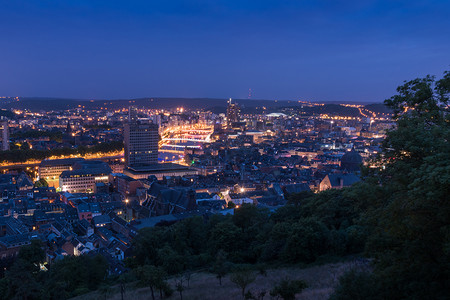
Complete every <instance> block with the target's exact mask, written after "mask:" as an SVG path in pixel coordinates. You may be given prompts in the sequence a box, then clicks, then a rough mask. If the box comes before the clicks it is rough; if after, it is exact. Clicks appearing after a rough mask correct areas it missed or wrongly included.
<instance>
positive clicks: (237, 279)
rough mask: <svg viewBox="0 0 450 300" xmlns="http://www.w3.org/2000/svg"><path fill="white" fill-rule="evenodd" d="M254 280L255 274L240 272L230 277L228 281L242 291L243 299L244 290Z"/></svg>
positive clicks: (247, 271)
mask: <svg viewBox="0 0 450 300" xmlns="http://www.w3.org/2000/svg"><path fill="white" fill-rule="evenodd" d="M255 280H256V274H255V272H253V271H251V270H241V271H237V272H234V273H233V274H231V275H230V281H231V282H233V283H234V284H236V285H237V286H238V287H239V288H240V289H241V291H242V297H244V298H245V289H246V288H247V286H248V285H249V284H251V283H252V282H253V281H255Z"/></svg>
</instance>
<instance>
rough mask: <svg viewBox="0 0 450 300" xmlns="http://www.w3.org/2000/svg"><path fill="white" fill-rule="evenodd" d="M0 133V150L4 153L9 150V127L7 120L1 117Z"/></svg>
mask: <svg viewBox="0 0 450 300" xmlns="http://www.w3.org/2000/svg"><path fill="white" fill-rule="evenodd" d="M0 131H1V135H0V137H1V139H2V144H1V146H2V147H1V150H2V151H6V150H9V126H8V119H6V118H4V117H1V119H0Z"/></svg>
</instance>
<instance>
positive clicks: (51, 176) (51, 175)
mask: <svg viewBox="0 0 450 300" xmlns="http://www.w3.org/2000/svg"><path fill="white" fill-rule="evenodd" d="M82 161H84V159H83V158H66V159H52V160H43V161H41V163H40V164H39V169H38V175H39V179H41V178H43V179H45V181H47V183H48V185H49V186H51V187H55V188H58V187H59V175H61V173H62V172H64V171H71V170H72V168H73V165H74V164H75V163H77V162H82Z"/></svg>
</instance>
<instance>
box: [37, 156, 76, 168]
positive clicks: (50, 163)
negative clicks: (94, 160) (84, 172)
mask: <svg viewBox="0 0 450 300" xmlns="http://www.w3.org/2000/svg"><path fill="white" fill-rule="evenodd" d="M83 160H84V158H63V159H46V160H43V161H41V163H40V164H39V167H51V166H59V165H73V164H75V163H76V162H79V161H83Z"/></svg>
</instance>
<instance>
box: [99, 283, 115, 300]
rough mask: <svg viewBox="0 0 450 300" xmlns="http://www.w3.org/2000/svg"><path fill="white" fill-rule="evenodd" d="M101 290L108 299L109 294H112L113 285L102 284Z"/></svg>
mask: <svg viewBox="0 0 450 300" xmlns="http://www.w3.org/2000/svg"><path fill="white" fill-rule="evenodd" d="M98 290H99V292H100V294H101V295H103V296H104V297H105V300H107V299H108V297H109V295H111V292H112V290H111V287H110V286H109V285H108V284H102V285H100V287H99V289H98Z"/></svg>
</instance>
